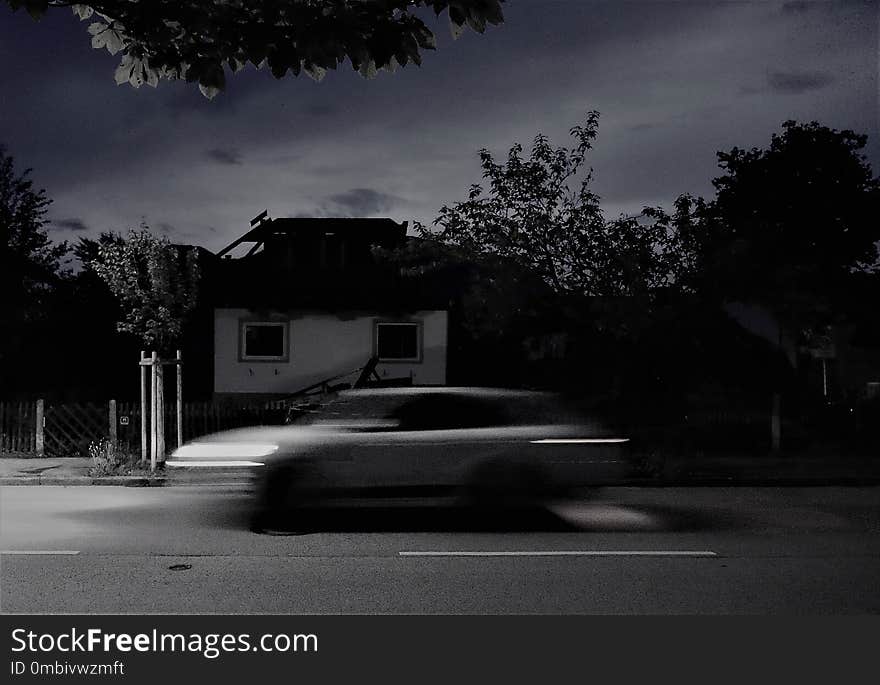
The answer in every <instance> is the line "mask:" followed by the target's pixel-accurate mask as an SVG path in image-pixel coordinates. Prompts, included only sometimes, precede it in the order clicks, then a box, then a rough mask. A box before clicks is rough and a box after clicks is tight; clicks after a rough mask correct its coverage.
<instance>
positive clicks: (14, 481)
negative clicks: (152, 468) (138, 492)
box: [0, 476, 165, 488]
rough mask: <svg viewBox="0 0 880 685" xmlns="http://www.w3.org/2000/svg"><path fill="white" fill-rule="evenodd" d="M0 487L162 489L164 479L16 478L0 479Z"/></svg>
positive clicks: (126, 477) (109, 477)
mask: <svg viewBox="0 0 880 685" xmlns="http://www.w3.org/2000/svg"><path fill="white" fill-rule="evenodd" d="M0 485H64V486H70V485H122V486H126V487H135V488H137V487H163V486H164V485H165V479H164V478H144V477H142V476H105V477H102V478H93V477H92V476H18V477H3V478H0Z"/></svg>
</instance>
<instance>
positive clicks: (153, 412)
mask: <svg viewBox="0 0 880 685" xmlns="http://www.w3.org/2000/svg"><path fill="white" fill-rule="evenodd" d="M158 368H159V366H158V360H157V358H156V352H155V350H154V351H153V354H152V356H151V357H150V385H151V392H150V470H151V471H155V470H156V455H157V454H158V449H159V445H158V440H159V438H158V416H157V415H158V412H157V409H158V405H157V402H156V401H157V399H158V398H157V397H156V395H157V388H158V387H159V377H158V371H157V369H158Z"/></svg>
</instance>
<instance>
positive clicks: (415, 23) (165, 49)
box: [6, 0, 504, 98]
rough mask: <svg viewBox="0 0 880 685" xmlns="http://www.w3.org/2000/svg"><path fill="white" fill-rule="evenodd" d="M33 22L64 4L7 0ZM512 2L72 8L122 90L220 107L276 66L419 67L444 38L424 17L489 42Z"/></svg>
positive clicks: (186, 2) (130, 0)
mask: <svg viewBox="0 0 880 685" xmlns="http://www.w3.org/2000/svg"><path fill="white" fill-rule="evenodd" d="M6 2H7V4H9V6H10V7H11V8H12V9H13V10H17V9H19V8H22V7H23V8H24V9H25V10H27V11H28V12H29V13H30V14H31V16H33V17H34V18H39V17H41V16H42V15H43V14H44V13H45V12H46V11H47V10H48V9H49V8H50V7H71V3H69V2H66V1H65V0H6ZM503 2H504V0H321V2H314V1H313V0H261V1H260V2H247V1H246V0H96V1H94V2H86V3H83V4H73V5H72V9H73V12H74V13H75V14H76V15H77V16H78V17H79V18H80V19H81V20H84V21H85V20H89V19H91V20H92V23H90V24H89V29H88V30H89V33H90V34H91V36H92V46H93V47H95V48H99V49H100V48H106V49H107V50H108V52H110V54H113V55H115V54H121V55H122V61H121V63H120V64H119V67H118V69H117V70H116V82H117V83H120V84H121V83H126V82H128V83H130V84H132V85H133V86H135V87H139V86H141V85H142V84H144V83H146V84H148V85H151V86H155V85H157V83H158V82H159V80H160V79H163V78H164V79H180V78H183V79H186V81H187V82H190V83H193V82H197V83H198V84H199V88H200V89H201V91H202V93H203V94H204V95H205V96H207V97H209V98H211V97H214V96H215V95H216V94H217V93H218V92H220V91H222V90H223V89H224V87H225V84H226V75H225V70H226V69H227V68H228V69H229V70H230V71H231V72H236V71H238V70H240V69H241V68H242V67H244V66H245V65H246V64H247V63H251V64H253V65H254V66H255V67H257V68H261V67H262V66H263V65H267V66H268V67H269V70H270V71H271V72H272V75H273V76H275V78H279V79H280V78H282V77H284V75H285V74H287V73H288V72H290V73H291V74H292V75H294V76H298V75H299V74H300V73H301V72H304V73H306V74H308V75H309V76H311V77H312V78H314V79H316V80H320V79H321V78H323V76H324V74H325V73H326V71H327V70H328V69H336V68H337V67H338V66H339V65H341V64H343V63H344V62H345V60H346V59H347V60H348V61H349V62H350V63H351V66H352V67H353V68H354V69H355V70H356V71H358V72H359V73H361V74H362V75H363V76H365V77H372V76H374V75H375V74H376V73H377V71H378V70H382V69H384V70H388V71H394V70H395V69H396V67H398V66H406V65H407V64H409V63H414V64H417V65H418V64H420V63H421V53H422V51H423V50H433V49H434V48H435V44H436V41H435V37H434V34H433V33H432V32H431V30H430V29H429V28H428V27H427V26H426V24H425V22H424V21H423V20H422V19H421V18H420V17H419V16H418V14H417V12H418V11H419V10H422V9H425V8H430V9H431V10H433V11H434V12H435V13H436V14H437V15H440V14H441V13H442V12H443V11H448V14H449V21H450V26H451V29H452V33H453V36H455V37H457V36H458V35H459V34H460V33H461V32H462V30H463V29H464V27H465V26H469V27H470V28H471V29H473V30H474V31H477V32H478V33H483V32H484V31H485V29H486V25H487V24H496V25H497V24H500V23H502V21H503V15H502V10H501V4H502V3H503Z"/></svg>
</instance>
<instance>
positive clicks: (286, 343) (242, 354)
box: [238, 319, 290, 364]
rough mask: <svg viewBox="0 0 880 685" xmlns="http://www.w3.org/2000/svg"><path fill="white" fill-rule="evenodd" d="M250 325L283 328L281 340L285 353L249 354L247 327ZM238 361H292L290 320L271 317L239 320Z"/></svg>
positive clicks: (276, 362) (274, 362)
mask: <svg viewBox="0 0 880 685" xmlns="http://www.w3.org/2000/svg"><path fill="white" fill-rule="evenodd" d="M248 326H264V327H272V328H281V330H282V334H281V340H282V343H281V345H282V348H283V354H281V355H249V354H247V328H248ZM238 361H240V362H268V363H271V364H278V363H285V362H289V361H290V322H289V321H272V320H271V319H241V320H239V322H238Z"/></svg>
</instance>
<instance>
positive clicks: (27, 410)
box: [0, 402, 37, 455]
mask: <svg viewBox="0 0 880 685" xmlns="http://www.w3.org/2000/svg"><path fill="white" fill-rule="evenodd" d="M36 412H37V405H36V403H35V402H0V454H12V455H14V454H23V455H29V454H36V452H37V417H36Z"/></svg>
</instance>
